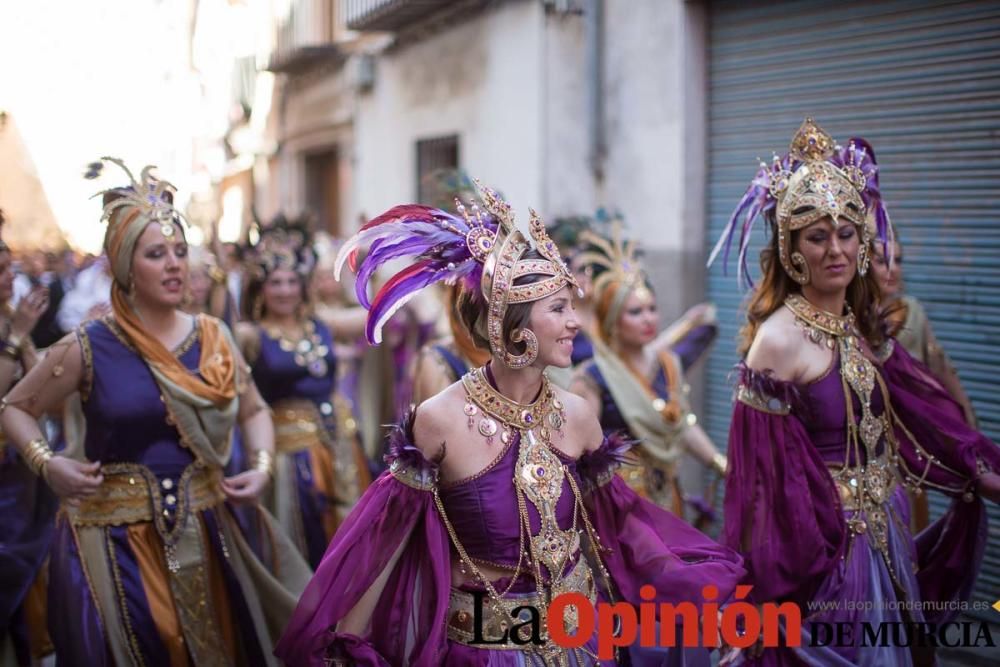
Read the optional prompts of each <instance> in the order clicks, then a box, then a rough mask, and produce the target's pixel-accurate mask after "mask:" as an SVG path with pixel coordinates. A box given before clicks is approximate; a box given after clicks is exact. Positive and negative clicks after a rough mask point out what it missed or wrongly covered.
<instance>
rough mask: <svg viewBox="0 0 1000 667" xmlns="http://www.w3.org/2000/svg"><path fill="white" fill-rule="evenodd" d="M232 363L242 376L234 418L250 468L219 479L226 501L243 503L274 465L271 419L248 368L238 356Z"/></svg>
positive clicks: (259, 488)
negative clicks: (237, 424) (242, 380)
mask: <svg viewBox="0 0 1000 667" xmlns="http://www.w3.org/2000/svg"><path fill="white" fill-rule="evenodd" d="M236 363H237V364H238V365H239V366H238V367H239V368H240V369H241V374H242V375H243V376H244V378H245V379H244V384H243V386H242V387H240V389H241V391H240V394H239V401H240V407H239V412H238V413H237V416H236V418H237V421H238V422H239V425H240V432H241V433H242V434H243V443H244V444H245V445H246V449H247V453H248V454H249V458H250V463H251V467H250V470H247V471H245V472H241V473H240V474H238V475H234V476H232V477H227V478H226V479H224V480H222V490H223V491H224V492H225V494H226V497H227V498H228V499H229V500H231V501H233V502H236V503H245V502H253V501H254V500H256V499H257V498H258V497H259V496H260V494H261V493H263V491H264V489H265V488H266V487H267V484H268V482H270V481H271V474H272V472H273V468H274V422H273V421H271V411H270V410H268V409H267V403H265V402H264V399H263V398H262V397H261V395H260V392H259V391H258V390H257V385H256V384H254V382H253V380H252V379H251V378H250V367H249V366H247V363H246V362H245V361H244V360H243V357H242V356H238V358H237V360H236Z"/></svg>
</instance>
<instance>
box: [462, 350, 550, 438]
mask: <svg viewBox="0 0 1000 667" xmlns="http://www.w3.org/2000/svg"><path fill="white" fill-rule="evenodd" d="M486 373H487V371H486V368H485V367H483V368H476V369H474V370H471V371H469V372H468V373H466V374H465V375H463V376H462V385H463V386H464V387H465V395H466V398H465V408H464V412H465V416H466V417H468V423H469V428H470V429H471V428H472V427H473V426H475V417H476V415H477V414H479V413H480V412H482V417H481V418H480V419H479V424H478V431H479V434H480V435H482V436H483V437H484V438H486V442H487V444H493V436H495V435H496V434H497V431H502V432H501V434H500V439H501V441H502V442H503V443H504V444H507V443H508V442H509V441H510V436H511V431H512V430H514V429H516V430H518V431H531V430H534V429H538V431H537V432H538V434H539V435H540V436H541V438H542V439H543V440H545V441H549V436H550V431H549V429H553V430H556V431H560V432H561V431H562V427H563V425H564V424H565V423H566V415H565V413H564V411H563V410H564V408H563V404H562V402H561V401H560V400H559V399H558V398H556V395H555V392H554V391H553V390H552V385H551V384H550V383H549V379H548V377H547V376H546V375H545V374H542V389H541V391H540V392H539V395H538V398H537V399H535V401H534V402H533V403H529V404H523V403H518V402H516V401H512V400H511V399H509V398H507V397H506V396H504V395H503V394H501V393H500V392H499V391H497V390H496V389H495V388H494V387H493V385H492V384H491V383H490V381H489V377H488V376H487V374H486ZM497 422H500V424H502V427H501V426H500V424H497Z"/></svg>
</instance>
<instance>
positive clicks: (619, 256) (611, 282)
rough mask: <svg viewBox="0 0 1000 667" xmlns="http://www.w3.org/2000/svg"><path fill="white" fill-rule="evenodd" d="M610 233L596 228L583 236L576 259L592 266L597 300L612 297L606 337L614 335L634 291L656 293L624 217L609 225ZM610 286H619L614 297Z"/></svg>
mask: <svg viewBox="0 0 1000 667" xmlns="http://www.w3.org/2000/svg"><path fill="white" fill-rule="evenodd" d="M606 229H607V234H608V235H607V236H606V237H605V236H602V235H600V234H598V233H596V232H594V231H586V232H583V233H582V234H581V235H580V243H581V244H583V245H584V246H585V248H586V249H585V250H584V251H583V252H581V253H580V254H579V255H578V256H577V258H576V261H577V262H579V263H580V264H581V265H582V266H585V267H589V268H591V269H592V275H593V285H594V300H595V301H597V302H598V303H600V302H601V301H603V300H604V299H605V298H610V299H611V301H610V303H609V304H608V316H607V317H606V318H605V321H604V322H601V329H602V334H603V335H604V338H605V340H610V339H611V338H612V333H613V332H612V330H611V328H612V327H613V326H614V323H615V322H617V320H618V315H619V314H620V313H621V309H622V305H623V304H624V303H625V299H626V298H627V297H628V295H629V294H630V293H632V292H633V291H635V292H636V293H638V294H640V295H642V296H643V298H645V297H651V296H652V293H651V292H650V291H649V288H648V287H647V283H648V277H647V276H646V271H645V269H644V268H643V266H642V261H641V260H640V258H639V245H638V244H637V243H636V242H635V241H632V240H628V239H626V238H625V235H624V228H623V225H622V221H621V218H614V219H613V220H611V221H610V222H609V223H608V224H607V226H606ZM609 289H615V290H616V292H615V294H614V296H613V297H607V296H606V293H607V290H609Z"/></svg>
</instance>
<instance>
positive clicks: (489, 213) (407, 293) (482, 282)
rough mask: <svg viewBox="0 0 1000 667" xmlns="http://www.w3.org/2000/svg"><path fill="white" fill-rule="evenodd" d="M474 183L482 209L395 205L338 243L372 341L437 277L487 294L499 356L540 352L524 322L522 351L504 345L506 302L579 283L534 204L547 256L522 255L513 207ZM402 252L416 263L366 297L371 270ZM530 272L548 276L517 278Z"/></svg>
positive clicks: (527, 357)
mask: <svg viewBox="0 0 1000 667" xmlns="http://www.w3.org/2000/svg"><path fill="white" fill-rule="evenodd" d="M475 184H476V189H477V191H478V193H479V199H480V200H481V201H482V204H483V209H485V210H483V209H480V208H479V206H478V205H477V204H475V203H473V204H471V205H470V207H469V208H466V207H465V206H464V205H463V204H462V203H461V202H460V201H457V200H456V208H457V210H458V214H459V215H457V216H456V215H452V214H451V213H448V212H446V211H443V210H441V209H436V208H431V207H429V206H419V205H413V204H408V205H402V206H396V207H394V208H392V209H390V210H388V211H386V212H385V213H383V214H382V215H380V216H378V217H377V218H375V219H373V220H372V221H371V222H369V223H368V224H367V225H365V226H364V227H362V228H361V230H360V231H359V232H358V233H357V234H355V235H354V236H353V237H351V238H350V239H349V240H348V241H347V243H345V244H344V247H343V248H341V250H340V253H339V255H338V256H337V264H336V267H335V271H336V275H337V276H338V277H339V275H340V272H341V270H342V269H343V265H344V263H345V262H348V261H349V262H350V264H351V268H352V269H355V270H357V275H358V278H357V281H356V283H355V290H356V291H357V296H358V302H359V303H360V304H361V305H362V306H364V307H365V308H367V309H368V310H369V314H368V324H367V328H366V335H367V337H368V340H369V342H371V343H372V344H377V343H379V342H381V340H382V327H383V326H384V325H385V323H386V322H387V321H388V320H389V318H390V317H392V315H393V314H394V313H395V312H396V311H397V310H399V309H400V308H401V307H402V306H403V305H404V304H405V303H406V302H407V301H409V300H410V299H411V298H412V297H413V296H414V295H415V294H416V293H417V292H418V291H419V290H421V289H422V288H424V287H427V286H428V285H432V284H434V283H438V282H444V283H447V284H455V283H456V282H460V283H461V285H462V288H463V289H464V290H465V291H466V292H468V293H470V294H472V295H479V298H481V299H482V300H483V301H484V307H485V308H486V309H487V322H486V327H487V336H488V338H489V341H490V349H491V351H492V353H493V355H494V356H495V357H497V358H498V359H500V360H501V361H502V362H503V363H504V364H506V365H507V366H510V367H511V368H523V367H524V366H527V365H529V364H531V363H532V362H533V361H534V360H535V358H537V356H538V341H537V339H536V338H535V334H534V333H533V332H532V331H531V330H530V329H526V328H524V329H521V330H520V331H519V332H518V333H517V334H516V336H515V337H514V339H513V340H514V342H524V343H525V344H526V346H527V350H526V351H525V353H524V354H521V355H513V354H511V353H510V352H509V351H508V350H507V347H506V345H505V344H504V340H503V330H502V329H503V317H504V314H505V313H506V311H507V306H508V305H509V304H513V303H529V302H531V301H537V300H539V299H542V298H544V297H546V296H548V295H550V294H553V293H555V292H557V291H559V290H560V289H562V288H563V287H565V286H566V285H573V286H574V287H577V289H579V286H578V285H577V284H576V280H575V279H574V278H573V275H572V274H571V273H570V271H569V268H567V266H566V264H565V262H563V260H562V257H561V256H560V254H559V248H558V247H556V244H555V243H553V241H552V239H550V238H549V237H548V235H547V234H546V233H545V225H544V224H543V223H542V220H541V218H540V217H539V216H538V214H537V213H535V211H533V210H532V211H531V217H530V220H529V230H530V233H531V238H532V239H533V240H534V242H535V247H536V249H537V250H538V253H539V254H540V255H541V256H542V259H522V256H523V255H524V254H525V253H526V252H527V251H528V250H529V249H530V248H531V243H530V242H529V241H528V240H527V239H526V238H525V237H524V235H523V234H522V233H521V232H520V231H519V230H518V229H517V228H516V227H515V225H514V215H513V213H512V212H511V209H510V206H509V205H508V204H507V202H505V201H503V199H501V198H500V197H499V195H497V193H496V192H494V191H493V190H491V189H489V188H487V187H486V186H484V185H482V184H481V183H479V181H476V182H475ZM364 246H368V247H369V251H368V254H367V256H366V257H365V258H364V260H363V261H362V262H361V264H360V266H358V265H357V255H358V252H359V250H360V249H361V248H362V247H364ZM401 258H411V259H412V260H413V263H412V264H411V265H410V266H409V267H407V268H406V269H403V270H402V271H400V272H399V273H397V274H396V275H394V276H393V277H392V278H390V279H389V280H388V281H387V282H386V283H385V285H383V286H382V288H381V289H380V290H379V292H378V294H376V295H375V297H374V298H373V299H372V300H370V301H369V299H368V293H367V287H368V281H369V280H370V279H371V277H372V275H373V274H374V272H375V271H376V270H377V269H378V268H379V267H380V266H382V265H383V264H385V263H386V262H388V261H391V260H395V259H401ZM527 275H542V276H545V277H544V278H543V279H542V280H540V281H537V282H533V283H530V284H527V285H514V282H515V281H516V280H517V279H518V278H521V277H523V276H527Z"/></svg>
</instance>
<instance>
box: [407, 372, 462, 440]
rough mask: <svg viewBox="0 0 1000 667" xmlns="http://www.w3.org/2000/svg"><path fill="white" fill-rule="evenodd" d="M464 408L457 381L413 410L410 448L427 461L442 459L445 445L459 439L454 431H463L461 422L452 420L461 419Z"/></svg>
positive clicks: (457, 433) (458, 434)
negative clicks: (413, 447)
mask: <svg viewBox="0 0 1000 667" xmlns="http://www.w3.org/2000/svg"><path fill="white" fill-rule="evenodd" d="M464 404H465V390H464V389H463V388H462V383H461V382H460V381H459V382H454V383H452V384H451V385H450V386H448V388H446V389H445V390H444V391H441V392H439V393H437V394H435V395H433V396H431V397H430V398H428V399H427V400H426V401H424V402H422V403H421V404H420V405H418V406H417V408H416V416H415V418H414V420H413V440H414V443H413V444H415V445H416V446H417V447H418V448H419V449H420V450H421V451H422V452H423V453H424V456H426V457H427V458H428V459H436V458H441V457H443V456H444V453H445V452H444V450H445V443H447V442H448V441H452V442H454V441H455V440H456V437H458V436H460V435H461V432H459V431H457V430H456V429H457V428H458V427H461V428H465V421H464V418H463V419H457V418H456V416H457V415H462V406H463V405H464Z"/></svg>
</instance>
